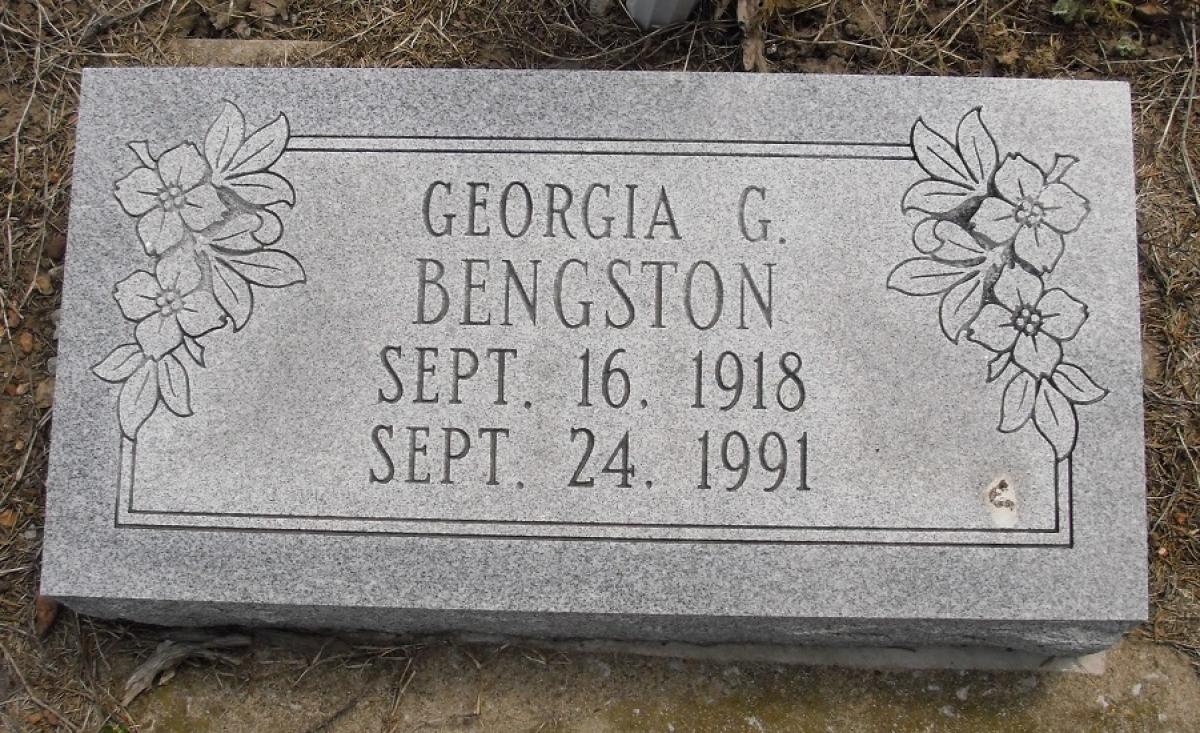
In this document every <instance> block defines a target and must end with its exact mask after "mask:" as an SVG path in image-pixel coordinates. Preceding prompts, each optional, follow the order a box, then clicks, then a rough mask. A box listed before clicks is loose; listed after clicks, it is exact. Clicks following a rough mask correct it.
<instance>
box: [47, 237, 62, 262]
mask: <svg viewBox="0 0 1200 733" xmlns="http://www.w3.org/2000/svg"><path fill="white" fill-rule="evenodd" d="M42 250H43V251H44V252H45V253H46V257H47V258H49V259H50V260H52V261H54V262H62V258H63V255H65V254H66V253H67V235H66V234H61V233H58V232H55V233H54V234H51V235H50V236H48V237H46V244H45V245H44V246H43V247H42Z"/></svg>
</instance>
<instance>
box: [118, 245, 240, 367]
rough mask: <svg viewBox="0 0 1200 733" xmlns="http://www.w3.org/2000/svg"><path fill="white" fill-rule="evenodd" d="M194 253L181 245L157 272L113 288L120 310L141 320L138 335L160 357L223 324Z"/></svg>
mask: <svg viewBox="0 0 1200 733" xmlns="http://www.w3.org/2000/svg"><path fill="white" fill-rule="evenodd" d="M202 280H203V278H202V277H201V270H200V266H199V265H198V264H197V262H196V258H195V255H194V254H193V253H192V252H191V251H190V250H189V249H188V248H186V247H179V248H177V249H175V250H173V251H172V252H170V253H168V254H167V255H166V256H164V257H163V258H162V259H160V260H159V261H158V264H157V265H156V266H155V268H154V274H150V273H149V272H146V271H145V270H138V271H136V272H134V273H133V274H132V275H130V276H129V277H127V278H125V279H124V280H122V281H121V282H119V283H117V286H116V288H115V289H114V290H113V297H114V298H115V299H116V301H117V304H118V305H119V306H120V307H121V312H122V313H124V314H125V317H126V318H128V319H129V320H131V321H137V322H138V325H137V327H136V328H135V329H134V337H135V338H137V342H138V344H139V345H140V346H141V348H142V351H143V352H144V353H145V354H146V356H148V357H150V358H151V359H159V358H161V357H162V356H163V355H165V354H167V353H169V352H170V351H172V350H174V349H175V347H177V346H179V345H180V344H181V343H183V336H184V334H187V335H188V336H192V337H196V336H202V335H204V334H206V333H208V332H209V331H213V330H216V329H218V328H220V327H221V326H223V325H225V319H226V316H225V312H224V311H222V310H221V306H219V305H217V301H216V298H214V297H213V294H212V293H211V292H209V290H208V288H206V287H204V286H203V284H202Z"/></svg>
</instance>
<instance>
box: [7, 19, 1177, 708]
mask: <svg viewBox="0 0 1200 733" xmlns="http://www.w3.org/2000/svg"><path fill="white" fill-rule="evenodd" d="M588 5H589V3H588V1H587V0H443V1H440V2H439V1H437V0H413V1H411V2H399V3H381V2H361V3H346V2H340V1H338V0H320V1H314V2H292V3H288V2H286V0H204V1H198V0H95V1H86V2H36V1H32V2H31V1H29V0H6V2H2V3H0V44H2V45H0V55H2V58H3V66H4V69H5V70H7V72H8V73H5V74H0V83H4V82H3V80H4V79H10V80H11V81H10V82H8V86H3V87H0V192H2V194H3V197H4V198H3V200H2V201H0V213H2V215H3V227H2V229H0V237H2V238H3V249H4V251H3V254H2V255H0V284H2V285H3V289H2V291H0V297H2V302H0V318H2V319H3V322H2V325H3V327H4V335H3V339H2V340H0V377H2V378H3V384H4V386H3V394H0V620H2V622H3V629H2V631H0V657H3V658H4V660H5V664H6V665H7V666H8V668H9V671H8V673H7V674H5V673H3V672H0V705H2V707H0V721H3V722H6V723H7V724H8V725H9V726H10V727H14V728H15V729H26V728H38V727H47V728H49V727H61V728H63V729H67V730H95V729H97V728H98V727H100V726H101V725H102V724H103V723H104V722H105V721H106V720H108V721H113V722H114V723H115V722H121V721H126V722H127V713H126V712H125V711H124V710H123V708H122V707H121V704H120V701H119V700H118V699H117V698H116V697H114V694H119V692H116V691H115V686H114V685H115V683H114V674H115V672H114V669H117V670H120V669H122V668H123V667H122V665H127V664H128V660H130V659H133V658H135V657H136V656H138V655H144V654H145V653H147V652H148V651H149V649H151V648H152V647H153V645H154V643H155V642H156V641H157V636H156V635H155V634H154V633H151V632H147V631H145V630H130V629H128V628H126V627H123V626H120V625H115V624H99V623H94V622H92V621H89V620H87V619H81V618H78V617H76V616H75V615H73V614H70V613H64V614H63V617H62V618H60V619H59V620H58V622H57V623H56V624H55V625H54V627H53V629H52V630H51V632H50V633H49V635H48V636H46V637H45V638H39V637H38V634H37V629H36V626H35V598H34V594H35V589H36V585H37V576H38V563H39V548H40V527H41V524H42V508H43V491H42V487H43V484H44V479H45V474H46V457H47V445H46V441H47V437H48V431H47V425H48V423H49V420H50V415H51V411H50V401H51V393H52V389H53V372H54V356H53V355H54V352H55V342H54V320H55V310H56V308H57V307H58V306H57V304H58V289H59V283H60V278H59V275H60V268H61V264H60V263H61V260H62V258H63V249H64V246H65V244H64V243H65V229H66V210H67V202H68V193H69V187H70V162H71V145H72V139H73V127H74V124H73V123H74V115H75V109H76V104H75V100H76V96H77V92H78V84H79V69H80V68H81V67H83V66H85V65H134V64H166V63H174V62H177V61H178V59H176V58H175V57H174V56H173V55H172V51H171V48H172V46H171V39H176V38H182V37H193V38H204V37H220V38H255V39H261V38H265V39H292V40H310V41H323V42H326V43H327V44H328V45H327V46H325V47H322V48H319V49H314V50H310V51H308V52H305V53H301V54H300V55H299V56H297V57H292V58H291V59H290V60H289V62H290V63H293V64H296V65H337V66H455V67H458V66H462V67H490V68H508V67H517V68H564V67H570V68H576V67H579V68H603V69H673V70H683V69H690V70H707V71H735V70H738V69H740V68H741V65H742V63H743V49H742V47H741V42H742V37H743V34H742V30H741V29H739V26H738V23H737V21H736V18H735V15H734V13H735V10H734V8H733V7H726V8H724V12H723V13H720V14H719V15H717V11H718V9H719V8H718V6H721V5H724V6H731V5H733V3H731V2H728V1H726V2H724V3H719V2H709V3H707V4H706V5H705V7H704V8H702V16H701V17H702V20H701V21H700V22H693V23H688V24H683V25H679V26H676V27H671V28H665V29H660V30H657V31H654V32H651V33H642V32H639V31H638V30H637V29H636V28H634V27H633V25H632V23H631V22H630V21H629V19H628V18H627V17H625V16H624V14H623V11H622V9H621V7H620V3H619V2H617V3H614V6H613V8H612V9H611V10H610V12H609V13H608V14H607V15H605V16H603V17H593V16H592V15H590V14H589V12H588ZM1136 5H1137V7H1136V8H1135V7H1134V6H1133V5H1132V4H1130V3H1125V2H1120V1H1119V0H1100V1H1098V2H1094V1H1090V0H1077V1H1076V2H1070V3H1064V2H1059V3H1058V4H1057V5H1054V7H1055V8H1058V9H1059V10H1060V11H1061V12H1060V13H1059V14H1058V15H1057V16H1056V15H1055V14H1053V13H1052V12H1051V10H1050V7H1051V6H1052V4H1051V3H1049V2H1035V1H1032V0H1008V1H1006V2H1000V1H996V0H986V1H980V2H972V1H970V0H962V1H961V2H942V1H934V2H930V1H927V0H892V1H884V0H823V1H816V0H814V1H810V2H796V1H791V2H784V1H783V0H775V1H774V2H768V3H766V7H765V9H764V10H763V11H761V12H759V13H758V14H757V15H754V14H751V16H750V17H751V18H752V20H751V23H750V25H751V26H753V27H751V28H749V29H748V35H749V36H751V37H752V38H755V39H761V44H760V45H758V46H756V47H755V49H753V53H754V54H755V55H756V57H755V58H754V59H752V60H754V61H756V63H758V64H759V65H760V66H766V67H769V68H771V69H772V70H775V71H812V72H857V73H887V74H899V73H911V74H931V73H936V74H952V75H980V74H983V75H1005V76H1039V77H1040V76H1056V77H1057V76H1062V77H1078V78H1098V77H1106V78H1124V79H1128V80H1129V81H1130V82H1131V83H1132V84H1133V89H1134V94H1135V110H1134V115H1135V123H1136V127H1137V139H1136V145H1137V155H1138V162H1139V168H1138V185H1139V189H1140V196H1139V211H1138V214H1139V223H1140V237H1139V243H1138V245H1139V248H1140V252H1141V256H1142V264H1143V282H1142V293H1143V296H1142V303H1143V314H1144V340H1145V353H1146V358H1145V361H1146V386H1145V396H1146V445H1147V448H1146V451H1147V460H1148V492H1149V496H1150V502H1149V514H1148V519H1149V526H1150V552H1151V561H1152V565H1151V575H1150V578H1149V586H1150V592H1151V595H1152V598H1153V603H1154V608H1153V620H1152V622H1151V623H1150V624H1148V625H1147V626H1146V627H1145V628H1144V629H1143V630H1142V632H1141V633H1144V634H1147V635H1149V636H1151V637H1153V638H1155V639H1158V640H1161V641H1163V642H1166V643H1169V644H1173V645H1175V646H1177V647H1179V648H1181V649H1184V650H1187V651H1189V652H1190V653H1191V654H1192V655H1193V656H1194V658H1195V659H1196V660H1197V664H1200V455H1198V453H1200V364H1198V363H1197V359H1198V354H1197V349H1198V345H1200V339H1198V338H1197V329H1198V328H1200V325H1198V324H1200V310H1198V303H1200V300H1198V297H1197V296H1198V295H1200V293H1198V289H1200V241H1198V236H1200V235H1198V232H1200V184H1198V183H1197V178H1196V169H1197V168H1198V167H1200V154H1198V153H1200V142H1198V141H1200V130H1198V128H1200V104H1197V100H1196V89H1197V86H1198V84H1200V79H1198V78H1197V77H1198V75H1200V71H1198V65H1197V64H1198V62H1197V42H1196V25H1197V18H1196V16H1195V10H1194V8H1192V3H1189V2H1187V1H1186V0H1183V1H1180V2H1176V3H1174V4H1172V3H1153V2H1147V3H1140V4H1136ZM743 15H744V17H745V8H743ZM754 18H757V20H754ZM759 49H761V57H758V56H757V54H758V53H759ZM114 665H115V667H114Z"/></svg>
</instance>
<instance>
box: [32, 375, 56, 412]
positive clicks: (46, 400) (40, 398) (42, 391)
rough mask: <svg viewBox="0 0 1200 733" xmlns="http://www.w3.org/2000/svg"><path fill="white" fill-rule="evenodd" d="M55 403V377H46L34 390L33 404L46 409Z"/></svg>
mask: <svg viewBox="0 0 1200 733" xmlns="http://www.w3.org/2000/svg"><path fill="white" fill-rule="evenodd" d="M53 404H54V377H46V378H45V379H43V380H42V381H40V382H38V385H37V387H35V388H34V390H33V405H34V407H39V408H41V409H43V410H44V409H46V408H48V407H50V406H51V405H53Z"/></svg>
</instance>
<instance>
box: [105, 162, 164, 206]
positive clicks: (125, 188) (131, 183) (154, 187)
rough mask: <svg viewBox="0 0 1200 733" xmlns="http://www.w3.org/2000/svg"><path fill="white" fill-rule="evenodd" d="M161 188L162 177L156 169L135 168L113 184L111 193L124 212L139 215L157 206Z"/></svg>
mask: <svg viewBox="0 0 1200 733" xmlns="http://www.w3.org/2000/svg"><path fill="white" fill-rule="evenodd" d="M162 188H163V182H162V179H160V178H159V177H158V173H157V172H156V171H154V170H153V169H151V168H137V169H135V170H134V171H133V172H132V173H130V174H129V175H127V176H125V177H124V178H122V179H121V180H119V181H117V182H116V184H114V186H113V193H114V195H116V197H117V201H118V202H120V204H121V208H122V209H124V210H125V213H126V214H129V215H130V216H141V215H142V214H145V213H146V212H147V211H149V210H150V209H153V208H154V207H156V206H158V192H159V191H161V190H162Z"/></svg>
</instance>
